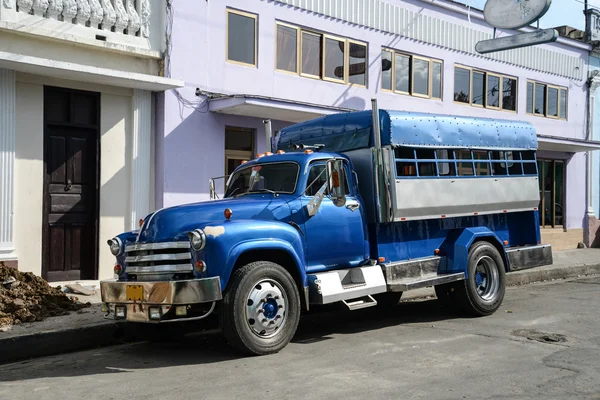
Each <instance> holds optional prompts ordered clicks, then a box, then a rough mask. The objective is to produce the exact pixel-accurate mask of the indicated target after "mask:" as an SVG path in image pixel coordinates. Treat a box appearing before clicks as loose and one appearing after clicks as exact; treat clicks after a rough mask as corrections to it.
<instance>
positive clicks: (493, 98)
mask: <svg viewBox="0 0 600 400" xmlns="http://www.w3.org/2000/svg"><path fill="white" fill-rule="evenodd" d="M487 81H488V87H487V106H488V107H500V77H498V76H491V75H488V79H487Z"/></svg>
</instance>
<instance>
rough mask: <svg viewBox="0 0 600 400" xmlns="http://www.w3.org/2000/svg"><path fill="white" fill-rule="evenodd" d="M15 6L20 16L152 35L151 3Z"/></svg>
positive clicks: (49, 1)
mask: <svg viewBox="0 0 600 400" xmlns="http://www.w3.org/2000/svg"><path fill="white" fill-rule="evenodd" d="M4 1H6V0H4ZM16 6H17V11H18V12H19V13H21V15H22V14H27V15H33V16H36V17H40V18H46V19H52V20H55V21H61V22H64V23H68V24H76V25H80V26H85V27H89V28H91V29H100V30H105V31H111V32H116V33H121V34H127V35H130V36H140V37H144V38H148V37H149V36H150V14H151V10H150V0H16Z"/></svg>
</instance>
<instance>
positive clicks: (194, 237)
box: [188, 229, 206, 251]
mask: <svg viewBox="0 0 600 400" xmlns="http://www.w3.org/2000/svg"><path fill="white" fill-rule="evenodd" d="M188 238H190V244H191V245H192V248H193V249H194V250H196V251H200V250H202V249H204V246H206V234H205V233H204V231H203V230H202V229H196V230H193V231H191V232H189V233H188Z"/></svg>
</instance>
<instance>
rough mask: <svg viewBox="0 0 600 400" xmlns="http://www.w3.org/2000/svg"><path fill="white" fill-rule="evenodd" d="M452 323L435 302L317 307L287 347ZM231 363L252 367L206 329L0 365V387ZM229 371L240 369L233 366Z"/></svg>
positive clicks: (220, 336) (449, 315)
mask: <svg viewBox="0 0 600 400" xmlns="http://www.w3.org/2000/svg"><path fill="white" fill-rule="evenodd" d="M453 318H456V316H455V315H452V314H449V313H446V312H444V311H443V310H441V309H440V306H439V303H438V302H437V301H436V300H435V299H434V300H428V301H416V302H405V303H400V304H399V305H398V306H396V307H393V308H388V309H382V308H378V307H372V308H366V309H362V310H357V311H347V310H342V311H340V310H339V309H337V310H336V308H335V307H333V306H328V307H321V308H320V309H319V310H313V311H312V312H310V313H308V314H306V315H304V316H303V317H302V318H301V320H300V326H299V327H298V331H297V333H296V335H295V337H294V339H293V340H292V343H296V344H303V345H310V343H314V342H318V341H322V340H343V338H339V337H336V336H339V335H352V334H355V333H360V332H368V331H375V330H378V329H382V328H386V327H392V326H402V325H403V324H409V323H432V322H436V321H444V320H449V319H453ZM400 334H401V333H400ZM283 352H285V349H284V350H283ZM267 357H278V355H277V354H274V355H271V356H267ZM235 359H245V360H244V361H247V363H248V364H249V363H251V362H254V361H253V359H254V358H253V357H245V356H244V355H242V354H240V353H239V352H237V351H235V350H233V349H232V348H231V347H229V346H228V345H227V342H226V341H225V338H224V337H223V335H222V334H221V332H220V331H218V330H210V331H205V332H202V333H191V334H188V335H186V336H184V337H182V338H179V339H177V340H176V341H173V342H169V343H164V342H161V343H156V342H141V343H135V344H125V345H120V346H114V347H107V348H101V349H97V350H88V351H82V352H78V353H70V354H64V355H60V356H51V357H45V358H40V359H34V360H28V361H22V362H18V363H14V364H8V365H3V366H0V382H12V381H17V380H30V379H40V378H55V377H75V376H86V375H101V374H114V373H128V372H129V371H132V370H141V369H153V368H165V367H174V366H186V365H201V364H211V363H220V362H226V361H230V360H235ZM244 365H246V362H244ZM232 367H235V368H237V367H241V365H239V363H238V364H236V365H234V366H232Z"/></svg>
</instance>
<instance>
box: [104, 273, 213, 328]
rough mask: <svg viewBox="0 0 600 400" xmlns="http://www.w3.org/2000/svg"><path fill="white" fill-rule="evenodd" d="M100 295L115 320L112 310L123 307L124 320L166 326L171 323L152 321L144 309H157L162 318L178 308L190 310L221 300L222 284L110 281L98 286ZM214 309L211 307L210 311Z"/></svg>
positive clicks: (210, 280)
mask: <svg viewBox="0 0 600 400" xmlns="http://www.w3.org/2000/svg"><path fill="white" fill-rule="evenodd" d="M100 293H101V295H102V303H104V307H105V309H106V310H107V311H108V312H109V313H113V315H114V316H115V317H116V314H115V307H116V306H122V307H125V308H126V313H125V318H124V319H126V320H127V321H136V322H161V321H164V322H167V321H168V320H170V319H171V318H169V319H163V318H161V319H160V320H154V321H151V319H150V317H149V307H147V306H155V307H156V306H159V308H160V309H161V315H165V316H166V315H167V313H169V312H170V313H171V314H172V310H171V309H172V308H175V306H178V305H180V306H188V308H189V307H190V306H193V305H197V304H200V303H211V302H215V301H218V300H221V299H222V294H221V281H220V279H219V278H218V277H213V278H206V279H192V280H185V281H157V282H137V281H117V280H115V279H111V280H106V281H101V282H100ZM171 306H173V307H171ZM213 308H214V305H213V307H211V311H212V309H213ZM182 319H198V318H193V317H191V318H189V317H188V318H182ZM178 320H181V319H179V318H178Z"/></svg>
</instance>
